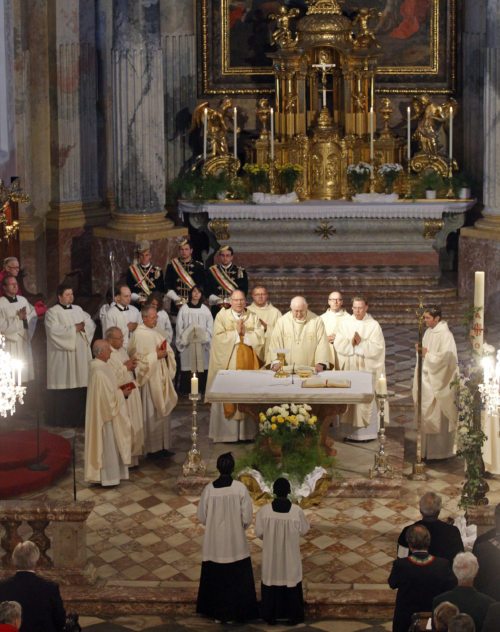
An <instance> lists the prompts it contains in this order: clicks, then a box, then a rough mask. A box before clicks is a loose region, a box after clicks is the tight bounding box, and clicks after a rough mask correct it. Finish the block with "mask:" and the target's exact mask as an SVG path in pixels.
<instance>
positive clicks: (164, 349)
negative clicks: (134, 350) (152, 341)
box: [160, 340, 167, 351]
mask: <svg viewBox="0 0 500 632" xmlns="http://www.w3.org/2000/svg"><path fill="white" fill-rule="evenodd" d="M166 350H167V341H166V340H164V341H163V342H162V343H161V345H160V351H166Z"/></svg>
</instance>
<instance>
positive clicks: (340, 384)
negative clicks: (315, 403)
mask: <svg viewBox="0 0 500 632" xmlns="http://www.w3.org/2000/svg"><path fill="white" fill-rule="evenodd" d="M302 388H351V380H342V379H338V378H337V379H336V378H332V377H328V378H326V377H320V376H319V375H316V376H314V377H309V378H307V379H306V380H304V381H303V382H302Z"/></svg>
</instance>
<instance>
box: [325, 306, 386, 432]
mask: <svg viewBox="0 0 500 632" xmlns="http://www.w3.org/2000/svg"><path fill="white" fill-rule="evenodd" d="M352 314H353V315H352V316H351V317H350V318H347V319H345V320H344V322H343V323H342V326H341V327H340V330H339V331H338V333H337V335H336V337H335V343H336V345H335V346H336V349H337V351H338V353H339V354H340V355H342V356H344V357H345V364H344V370H345V371H369V372H370V373H372V374H373V377H374V384H376V383H377V380H378V379H379V377H380V376H381V375H383V374H384V375H385V340H384V334H383V333H382V328H381V327H380V325H379V324H378V322H377V321H376V320H375V319H374V318H373V317H372V316H370V314H368V303H367V302H366V300H365V299H364V298H361V297H355V298H354V299H353V302H352ZM387 404H388V402H386V406H385V423H386V425H387V424H388V423H389V407H388V405H387ZM341 423H344V424H348V425H349V426H350V427H351V428H350V433H349V435H348V436H347V439H348V440H351V441H371V440H372V439H376V438H377V432H378V410H377V402H376V399H375V397H374V398H373V400H372V401H371V403H369V404H350V405H348V406H347V412H346V413H345V414H344V415H342V418H341Z"/></svg>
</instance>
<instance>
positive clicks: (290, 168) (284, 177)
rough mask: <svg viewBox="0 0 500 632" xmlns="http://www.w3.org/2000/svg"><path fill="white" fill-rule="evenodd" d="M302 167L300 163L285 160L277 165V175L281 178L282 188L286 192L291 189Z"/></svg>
mask: <svg viewBox="0 0 500 632" xmlns="http://www.w3.org/2000/svg"><path fill="white" fill-rule="evenodd" d="M302 171H303V169H302V166H301V165H298V164H295V163H291V162H287V163H285V164H284V165H279V166H278V175H279V177H280V180H281V185H282V188H283V189H284V191H285V192H286V193H288V192H291V191H293V189H294V187H295V183H296V182H297V180H298V179H299V176H300V174H301V173H302Z"/></svg>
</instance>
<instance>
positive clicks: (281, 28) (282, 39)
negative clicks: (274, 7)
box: [268, 6, 300, 48]
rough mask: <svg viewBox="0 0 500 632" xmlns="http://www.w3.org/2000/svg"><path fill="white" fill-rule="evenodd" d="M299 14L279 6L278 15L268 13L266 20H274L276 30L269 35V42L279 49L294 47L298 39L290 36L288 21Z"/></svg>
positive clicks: (296, 10)
mask: <svg viewBox="0 0 500 632" xmlns="http://www.w3.org/2000/svg"><path fill="white" fill-rule="evenodd" d="M299 14H300V11H299V10H298V9H295V8H294V9H287V8H286V7H285V6H281V7H280V9H279V13H277V14H276V13H270V14H269V15H268V20H276V30H275V31H273V33H272V35H271V42H272V43H273V44H278V46H280V48H293V47H294V46H296V44H297V41H298V38H297V35H295V37H294V36H293V35H292V31H291V30H290V20H291V19H292V18H295V17H297V16H298V15H299Z"/></svg>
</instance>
